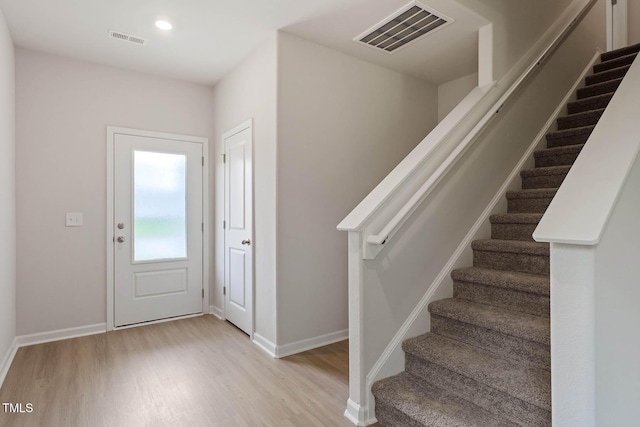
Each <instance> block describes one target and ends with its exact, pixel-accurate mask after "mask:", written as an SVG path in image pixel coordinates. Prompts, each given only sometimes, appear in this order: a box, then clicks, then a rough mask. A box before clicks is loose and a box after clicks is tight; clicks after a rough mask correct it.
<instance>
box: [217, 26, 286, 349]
mask: <svg viewBox="0 0 640 427" xmlns="http://www.w3.org/2000/svg"><path fill="white" fill-rule="evenodd" d="M276 72H277V70H276V34H275V33H274V34H273V35H272V36H270V38H269V39H268V40H267V41H266V42H265V43H263V44H262V46H260V47H259V48H258V49H257V50H255V51H254V52H253V53H252V54H251V55H249V57H247V58H246V59H245V60H244V61H243V62H242V63H241V64H240V65H239V66H238V67H236V68H235V69H234V70H233V71H232V72H231V73H230V74H229V75H227V76H226V77H224V78H223V79H222V80H221V81H220V82H219V83H218V84H216V85H215V87H214V90H213V114H212V118H213V123H214V136H213V138H212V139H211V141H212V144H213V145H212V149H211V153H212V155H211V170H212V171H214V172H213V173H212V174H211V175H212V179H213V180H214V183H212V184H211V185H210V187H211V188H214V189H215V190H214V191H215V208H214V209H212V210H211V212H213V215H214V217H213V221H212V226H213V229H214V233H215V238H214V239H213V240H214V242H215V243H214V245H215V249H214V251H212V253H213V254H214V255H213V256H214V258H215V259H214V260H213V263H212V264H211V265H212V266H215V269H214V270H215V273H213V274H212V283H211V293H210V295H211V297H210V299H211V301H210V303H211V305H212V306H214V307H216V309H217V310H218V312H219V313H223V305H224V300H223V296H222V287H223V284H224V233H223V232H222V221H223V219H224V167H223V165H222V157H221V154H222V152H223V146H222V134H223V133H224V132H226V131H228V130H230V129H233V128H234V127H235V126H237V125H239V124H240V123H242V122H244V121H246V120H248V119H250V118H253V162H254V164H253V173H254V177H253V182H254V234H255V241H254V243H253V251H254V252H253V253H254V277H255V294H254V301H255V332H256V333H257V334H258V336H260V337H262V339H263V340H266V341H267V342H269V343H271V344H274V345H275V343H276V270H275V268H276ZM212 272H213V270H212Z"/></svg>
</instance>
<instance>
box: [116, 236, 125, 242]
mask: <svg viewBox="0 0 640 427" xmlns="http://www.w3.org/2000/svg"><path fill="white" fill-rule="evenodd" d="M116 240H117V241H118V243H123V242H124V237H122V236H118V238H117V239H116Z"/></svg>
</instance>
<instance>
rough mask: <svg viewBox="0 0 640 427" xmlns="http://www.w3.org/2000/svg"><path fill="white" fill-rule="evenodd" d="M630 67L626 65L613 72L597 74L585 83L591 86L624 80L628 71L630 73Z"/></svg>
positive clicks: (587, 78) (586, 79)
mask: <svg viewBox="0 0 640 427" xmlns="http://www.w3.org/2000/svg"><path fill="white" fill-rule="evenodd" d="M630 67H631V66H630V65H625V66H623V67H618V68H614V69H612V70H607V71H602V72H600V73H597V74H592V75H590V76H587V77H586V78H585V83H586V85H587V86H590V85H593V84H596V83H602V82H608V81H610V80H616V79H620V78H623V77H624V76H625V75H626V74H627V71H629V68H630Z"/></svg>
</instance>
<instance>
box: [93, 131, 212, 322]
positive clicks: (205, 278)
mask: <svg viewBox="0 0 640 427" xmlns="http://www.w3.org/2000/svg"><path fill="white" fill-rule="evenodd" d="M119 134H123V135H132V136H141V137H148V138H156V139H170V140H174V141H183V142H192V143H197V144H201V145H202V157H203V167H202V221H203V223H204V230H203V233H202V289H203V290H204V298H203V299H202V314H208V313H209V239H210V237H209V230H210V227H209V222H210V220H209V138H205V137H200V136H191V135H178V134H173V133H166V132H154V131H148V130H142V129H132V128H124V127H117V126H107V221H106V227H105V229H106V243H107V331H113V330H114V329H116V328H115V327H114V309H115V307H114V297H115V295H114V291H115V259H114V248H115V242H114V240H113V239H114V234H113V221H114V207H115V203H114V202H115V200H114V195H115V193H114V190H115V188H114V187H115V185H114V178H115V159H114V156H115V136H116V135H119ZM199 315H200V314H196V315H195V316H199ZM181 317H194V315H192V314H191V315H187V316H180V317H173V318H171V319H160V320H154V321H151V322H145V323H140V324H137V325H131V326H122V327H119V328H117V329H126V328H129V327H135V326H140V325H148V324H152V323H160V322H166V321H168V320H174V319H179V318H181Z"/></svg>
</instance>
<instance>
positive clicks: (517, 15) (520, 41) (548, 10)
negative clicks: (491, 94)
mask: <svg viewBox="0 0 640 427" xmlns="http://www.w3.org/2000/svg"><path fill="white" fill-rule="evenodd" d="M458 1H459V2H460V3H461V4H463V5H465V6H467V7H469V8H470V9H471V10H473V11H475V12H476V13H478V14H480V15H481V16H483V17H484V18H486V19H488V20H489V21H491V22H492V23H493V53H494V61H493V73H494V79H495V80H500V78H501V77H503V76H504V75H505V74H506V73H507V72H508V71H509V70H510V69H511V68H512V67H513V66H514V65H516V63H517V62H518V60H520V58H522V56H523V55H524V54H525V53H526V52H527V50H529V48H530V47H531V46H532V45H533V44H534V43H535V41H536V40H538V38H540V36H541V35H542V34H543V33H544V32H545V31H546V30H547V28H548V27H549V26H550V25H551V24H552V23H553V22H554V21H555V20H556V19H557V18H558V16H559V15H560V13H562V11H563V10H565V9H566V8H567V6H569V4H570V3H571V2H572V0H540V1H513V0H491V1H487V0H458Z"/></svg>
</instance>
